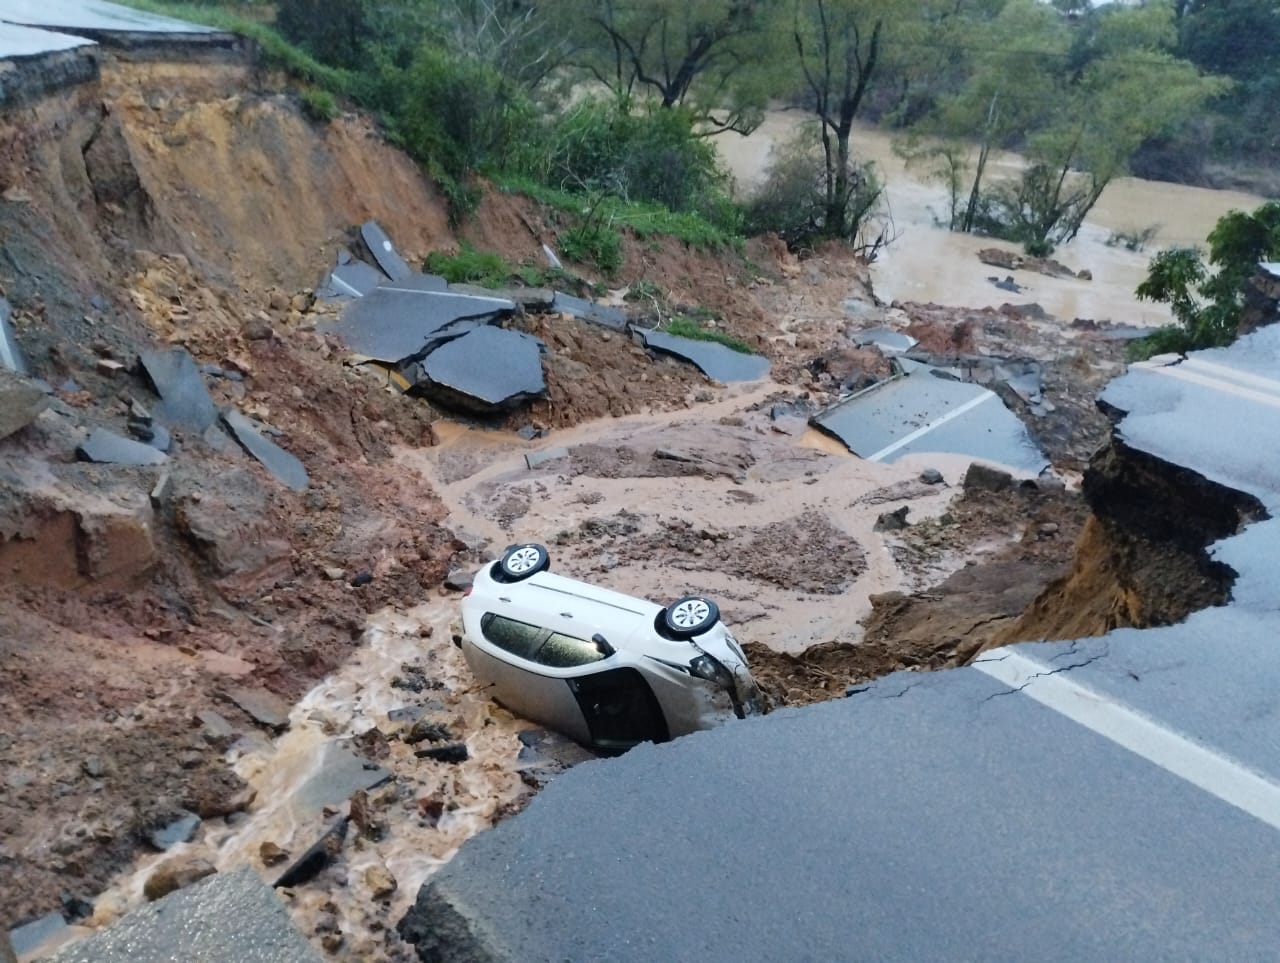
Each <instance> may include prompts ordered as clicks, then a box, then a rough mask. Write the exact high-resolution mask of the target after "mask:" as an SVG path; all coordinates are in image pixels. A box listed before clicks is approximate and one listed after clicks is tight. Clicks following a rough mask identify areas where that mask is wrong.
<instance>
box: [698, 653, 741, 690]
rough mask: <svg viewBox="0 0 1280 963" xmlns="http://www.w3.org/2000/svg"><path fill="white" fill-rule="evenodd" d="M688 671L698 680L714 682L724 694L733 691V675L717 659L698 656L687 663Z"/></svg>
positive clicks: (708, 656)
mask: <svg viewBox="0 0 1280 963" xmlns="http://www.w3.org/2000/svg"><path fill="white" fill-rule="evenodd" d="M689 671H690V672H692V673H693V674H694V675H696V676H697V677H698V678H699V679H706V680H707V681H708V682H714V683H715V684H716V685H718V686H719V687H720V688H722V689H724V690H725V691H726V692H733V691H735V687H734V682H733V673H732V672H730V671H729V670H728V669H726V668H725V667H724V665H723V664H722V663H721V662H720V660H719V659H716V658H714V657H713V656H710V655H700V656H698V657H697V658H696V659H694V660H693V661H692V662H690V663H689Z"/></svg>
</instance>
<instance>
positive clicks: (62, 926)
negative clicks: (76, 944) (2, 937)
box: [0, 913, 67, 960]
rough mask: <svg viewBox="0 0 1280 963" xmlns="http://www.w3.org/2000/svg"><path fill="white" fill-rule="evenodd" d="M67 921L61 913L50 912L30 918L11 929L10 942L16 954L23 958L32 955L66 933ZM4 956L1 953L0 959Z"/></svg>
mask: <svg viewBox="0 0 1280 963" xmlns="http://www.w3.org/2000/svg"><path fill="white" fill-rule="evenodd" d="M66 930H67V921H66V920H65V919H64V918H63V916H62V914H61V913H50V914H48V915H47V916H41V917H40V918H39V919H34V920H30V921H28V922H26V923H23V924H22V925H21V926H15V927H14V928H13V929H11V930H9V933H8V940H7V941H8V942H9V943H10V944H11V945H12V947H13V952H14V954H15V955H16V956H17V957H19V958H22V959H26V958H28V957H30V956H31V954H32V953H34V952H35V951H36V950H38V949H39V948H40V947H42V946H45V945H47V944H48V943H50V942H52V941H54V940H58V939H60V938H62V937H63V936H65V935H66ZM3 958H4V957H3V956H2V955H0V960H2V959H3Z"/></svg>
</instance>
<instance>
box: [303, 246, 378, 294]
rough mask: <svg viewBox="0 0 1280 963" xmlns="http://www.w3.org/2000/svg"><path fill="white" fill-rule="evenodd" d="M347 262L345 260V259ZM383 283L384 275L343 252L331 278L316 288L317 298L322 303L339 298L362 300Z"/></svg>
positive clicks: (331, 273)
mask: <svg viewBox="0 0 1280 963" xmlns="http://www.w3.org/2000/svg"><path fill="white" fill-rule="evenodd" d="M344 256H345V257H346V260H345V261H344V260H343V257H344ZM382 281H383V276H382V274H381V273H380V272H379V271H378V270H377V269H376V268H374V267H372V266H371V265H368V264H365V263H364V261H356V260H353V259H352V257H351V255H350V254H347V253H346V252H345V251H343V252H342V253H341V254H339V255H338V264H337V266H336V267H334V269H333V270H332V271H331V272H329V276H328V277H327V278H325V280H324V281H323V282H322V283H321V285H320V287H318V288H316V292H315V293H316V298H318V299H319V300H322V301H333V300H336V299H338V298H360V297H364V296H365V295H366V294H368V293H369V292H370V291H373V290H375V289H376V288H377V287H378V285H379V284H381V283H382Z"/></svg>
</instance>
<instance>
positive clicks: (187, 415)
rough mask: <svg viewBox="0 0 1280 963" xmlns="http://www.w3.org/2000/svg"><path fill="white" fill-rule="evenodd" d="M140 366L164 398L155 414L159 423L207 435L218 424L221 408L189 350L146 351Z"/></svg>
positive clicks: (141, 357)
mask: <svg viewBox="0 0 1280 963" xmlns="http://www.w3.org/2000/svg"><path fill="white" fill-rule="evenodd" d="M138 362H139V364H141V366H142V370H143V372H144V373H145V374H146V376H147V378H148V380H149V381H150V382H151V385H152V387H153V388H154V389H155V392H156V394H158V395H159V396H160V403H159V404H158V405H156V406H155V411H154V412H153V414H154V415H155V417H156V418H157V419H159V420H160V421H164V422H168V423H169V424H170V425H171V426H172V425H177V426H181V427H186V428H192V429H195V430H196V431H204V430H205V429H206V428H208V427H209V426H210V425H212V424H214V423H215V422H216V421H217V420H218V408H217V406H216V405H215V404H214V403H213V398H211V397H210V396H209V389H208V388H207V387H205V383H204V377H203V376H202V375H201V374H200V368H199V366H198V365H197V364H196V361H195V359H194V358H193V357H191V353H190V352H189V351H187V349H186V348H170V349H169V350H167V351H143V352H141V353H140V354H139V355H138Z"/></svg>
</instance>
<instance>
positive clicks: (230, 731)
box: [194, 709, 236, 745]
mask: <svg viewBox="0 0 1280 963" xmlns="http://www.w3.org/2000/svg"><path fill="white" fill-rule="evenodd" d="M194 721H195V722H196V723H197V724H199V726H200V734H201V736H202V737H203V738H204V741H205V742H207V743H210V744H211V745H217V744H218V743H220V742H231V740H233V739H234V738H235V737H236V730H235V727H234V726H232V725H231V723H230V722H228V721H227V720H226V717H225V716H223V715H222V714H221V713H219V712H214V711H213V710H212V709H201V710H200V711H199V712H197V713H196V714H195V716H194Z"/></svg>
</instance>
